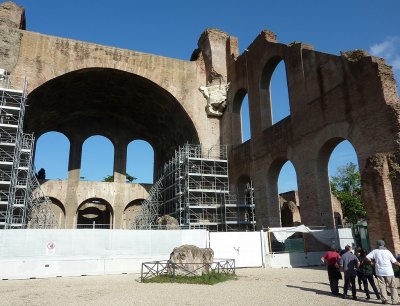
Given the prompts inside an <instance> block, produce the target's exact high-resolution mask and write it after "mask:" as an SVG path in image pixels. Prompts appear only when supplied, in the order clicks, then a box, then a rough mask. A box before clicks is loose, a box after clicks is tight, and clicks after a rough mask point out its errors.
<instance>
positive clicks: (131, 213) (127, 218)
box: [122, 199, 144, 229]
mask: <svg viewBox="0 0 400 306" xmlns="http://www.w3.org/2000/svg"><path fill="white" fill-rule="evenodd" d="M143 201H144V199H136V200H133V201H132V202H130V203H129V204H128V205H127V206H126V207H125V209H124V214H123V216H122V228H123V229H130V228H131V226H132V223H133V221H134V220H135V217H136V216H137V215H138V214H139V211H140V209H141V207H142V203H143Z"/></svg>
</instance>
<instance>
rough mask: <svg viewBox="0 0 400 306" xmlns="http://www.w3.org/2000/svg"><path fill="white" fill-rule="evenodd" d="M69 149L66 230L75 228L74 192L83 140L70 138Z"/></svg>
mask: <svg viewBox="0 0 400 306" xmlns="http://www.w3.org/2000/svg"><path fill="white" fill-rule="evenodd" d="M70 139H71V143H70V149H69V163H68V185H67V195H66V200H65V202H66V203H65V210H66V211H65V226H66V228H74V227H75V215H76V209H77V208H78V205H79V203H78V197H77V194H76V191H77V189H78V186H79V181H80V172H81V160H82V144H83V139H81V138H80V137H71V138H70Z"/></svg>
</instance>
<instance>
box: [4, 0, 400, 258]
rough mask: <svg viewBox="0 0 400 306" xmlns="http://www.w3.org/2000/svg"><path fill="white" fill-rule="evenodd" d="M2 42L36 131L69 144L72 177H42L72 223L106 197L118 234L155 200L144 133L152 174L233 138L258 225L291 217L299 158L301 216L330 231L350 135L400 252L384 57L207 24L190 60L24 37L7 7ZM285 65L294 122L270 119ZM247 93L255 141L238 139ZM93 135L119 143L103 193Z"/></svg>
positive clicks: (380, 227)
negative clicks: (141, 152) (245, 37)
mask: <svg viewBox="0 0 400 306" xmlns="http://www.w3.org/2000/svg"><path fill="white" fill-rule="evenodd" d="M0 36H1V39H0V60H1V62H0V63H1V64H0V68H3V69H6V70H7V71H8V72H9V73H10V75H24V76H26V77H27V78H28V80H29V96H28V99H29V108H28V109H27V113H26V119H25V128H26V130H27V131H28V132H34V133H35V136H36V138H38V137H39V136H40V135H42V134H44V133H46V132H49V131H57V132H60V133H63V134H64V135H66V136H67V137H68V139H69V140H70V144H71V147H70V155H69V156H70V158H69V176H68V180H66V181H61V182H57V181H49V182H47V183H46V184H47V185H46V184H45V185H44V190H45V191H46V192H47V193H48V195H49V196H51V197H52V198H54V199H55V200H56V201H57V205H58V207H59V208H60V211H61V213H63V218H64V219H63V222H65V224H67V225H68V226H70V227H72V226H73V224H74V222H75V221H74V218H75V217H76V211H77V208H78V207H79V206H80V205H81V204H82V203H84V202H85V201H86V200H87V199H89V198H103V199H105V200H106V201H107V203H109V205H110V207H111V208H112V210H113V218H114V221H113V222H114V226H115V228H120V227H121V226H122V225H121V224H122V223H123V214H124V211H125V210H126V209H127V207H128V205H129V203H132V202H133V201H135V200H136V199H140V198H143V197H145V195H146V189H145V188H144V187H143V186H140V185H138V186H135V187H134V188H133V189H132V188H131V187H129V186H126V184H125V183H124V182H125V175H126V155H127V144H128V143H129V142H130V141H132V140H133V139H145V140H147V141H148V142H150V143H151V144H152V146H153V148H154V151H155V169H157V168H158V167H160V166H161V165H162V164H163V163H164V162H165V161H166V160H168V158H169V157H170V155H171V154H172V153H173V151H174V149H175V148H176V147H178V146H179V145H182V144H184V143H186V142H189V143H201V144H202V145H205V146H208V147H211V146H213V145H216V144H218V145H220V144H221V145H228V148H229V176H230V182H231V184H232V188H236V187H240V186H241V182H242V180H243V177H246V178H248V179H249V180H251V181H252V182H253V185H254V194H255V198H256V216H257V227H258V228H261V227H263V226H271V227H274V226H280V225H281V218H280V205H279V197H278V190H277V180H278V175H279V171H280V169H281V167H282V165H283V164H284V163H285V162H286V161H288V160H290V161H291V162H292V163H293V165H294V167H295V169H296V173H297V178H298V199H299V202H300V203H301V212H302V215H301V222H302V223H303V224H306V225H309V226H312V225H317V226H327V227H329V228H333V227H335V218H334V210H333V205H332V202H331V193H330V187H329V178H328V159H329V156H330V154H331V152H332V151H333V149H334V148H335V146H336V145H337V144H338V143H340V142H341V141H343V140H345V139H346V140H348V141H350V142H351V144H352V145H353V146H354V148H355V150H356V153H357V158H358V163H359V168H360V172H361V178H362V188H363V199H364V202H365V206H366V211H367V216H368V226H369V235H370V239H371V241H375V240H377V239H382V238H384V239H385V241H386V242H387V245H388V247H389V248H390V249H391V250H394V251H395V252H396V253H400V238H399V230H400V228H399V226H400V214H397V211H398V210H399V208H400V172H399V169H400V166H399V163H400V137H399V136H400V121H399V119H400V118H399V115H400V101H399V96H398V92H397V85H396V82H395V80H394V77H393V71H392V69H391V67H390V66H388V65H387V64H386V63H385V62H384V60H382V59H380V58H376V57H373V56H370V55H368V54H367V53H366V52H364V51H360V50H356V51H349V52H342V53H341V54H340V55H339V56H338V55H331V54H326V53H322V52H318V51H314V49H313V47H312V46H310V45H306V44H303V43H298V42H294V43H292V44H288V45H287V44H282V43H279V42H278V41H277V38H276V35H275V34H274V33H272V32H270V31H267V30H264V31H262V32H261V33H260V34H259V35H258V36H257V37H256V38H255V40H254V41H253V43H252V44H251V45H250V46H248V47H247V51H246V52H244V53H242V54H239V50H238V41H237V38H236V37H233V36H230V35H229V34H227V33H225V32H223V31H220V30H217V29H206V30H205V31H204V32H203V33H202V34H201V37H200V39H199V43H198V49H197V50H195V52H194V53H193V56H192V59H191V60H190V61H183V60H177V59H172V58H166V57H162V56H157V55H151V54H145V53H141V52H137V51H130V50H125V49H118V48H113V47H108V46H101V45H97V44H93V43H87V42H82V41H76V40H72V39H65V38H60V37H53V36H48V35H43V34H39V33H34V32H29V31H26V30H25V18H24V10H23V9H22V8H19V7H18V6H16V5H15V4H13V3H10V2H7V3H3V4H2V5H1V7H0ZM280 61H284V63H285V66H286V74H287V82H288V90H289V100H290V101H289V102H290V116H288V117H286V118H285V119H284V120H281V121H279V122H278V123H276V124H272V116H271V101H270V93H269V81H270V79H271V76H272V74H273V72H274V69H275V67H276V66H277V65H278V63H279V62H280ZM227 84H229V88H225V87H224V86H225V85H227ZM213 86H214V87H213ZM215 86H216V87H215ZM201 87H203V90H202V91H201V90H200V88H201ZM205 87H206V88H208V89H207V92H205V90H204V88H205ZM224 90H225V91H224ZM246 94H248V97H249V107H250V123H251V135H252V138H251V139H250V140H249V141H247V142H245V143H242V137H241V120H240V107H241V103H242V100H243V97H244V96H245V95H246ZM225 98H226V99H225ZM92 135H103V136H106V137H107V138H109V139H110V140H111V141H112V143H113V144H114V148H115V160H114V178H115V182H114V183H107V184H109V185H108V186H107V188H104V187H103V186H104V185H101V186H100V185H98V184H99V183H94V182H93V183H86V182H81V181H80V179H79V177H80V163H81V151H82V144H83V142H84V141H85V139H87V138H88V137H90V136H92Z"/></svg>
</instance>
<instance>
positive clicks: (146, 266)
mask: <svg viewBox="0 0 400 306" xmlns="http://www.w3.org/2000/svg"><path fill="white" fill-rule="evenodd" d="M177 270H179V271H183V272H184V273H183V274H182V273H180V274H179V275H180V276H198V275H199V271H206V273H202V274H208V275H210V274H212V273H224V274H232V275H235V273H236V267H235V260H234V259H215V260H214V261H213V262H212V263H185V264H178V263H173V262H171V261H169V260H162V261H149V262H143V263H142V268H141V274H140V279H141V281H142V282H143V281H144V280H146V279H150V278H152V277H156V276H160V275H171V276H172V277H175V276H176V275H177V273H176V271H177Z"/></svg>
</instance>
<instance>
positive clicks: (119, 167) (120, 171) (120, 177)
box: [114, 142, 127, 183]
mask: <svg viewBox="0 0 400 306" xmlns="http://www.w3.org/2000/svg"><path fill="white" fill-rule="evenodd" d="M126 157H127V144H126V142H121V143H116V144H115V149H114V182H115V183H125V180H126Z"/></svg>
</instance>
